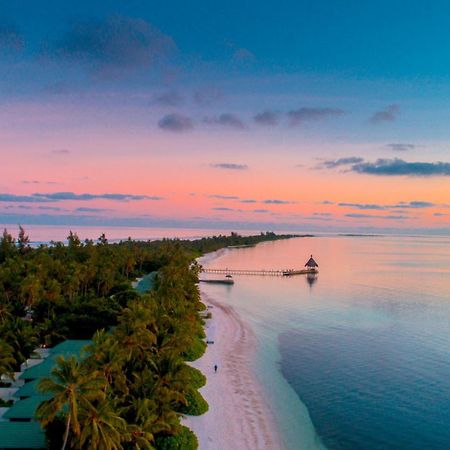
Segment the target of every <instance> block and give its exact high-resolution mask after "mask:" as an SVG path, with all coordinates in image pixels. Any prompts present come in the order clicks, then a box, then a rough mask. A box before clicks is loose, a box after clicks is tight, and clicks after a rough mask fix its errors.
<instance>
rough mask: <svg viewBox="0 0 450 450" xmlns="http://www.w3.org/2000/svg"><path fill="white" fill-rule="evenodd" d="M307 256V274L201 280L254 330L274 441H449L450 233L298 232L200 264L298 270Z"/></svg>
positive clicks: (335, 444)
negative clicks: (313, 265) (312, 263)
mask: <svg viewBox="0 0 450 450" xmlns="http://www.w3.org/2000/svg"><path fill="white" fill-rule="evenodd" d="M311 253H312V254H313V255H314V257H315V258H316V260H317V262H318V264H319V266H320V267H319V270H320V273H319V275H318V276H317V277H316V278H309V279H308V278H307V277H306V276H297V277H290V278H286V277H284V278H283V277H257V276H253V277H252V276H240V277H239V276H235V277H234V278H235V285H234V286H231V287H226V286H219V285H207V286H205V288H204V289H205V290H206V291H207V293H209V294H210V295H212V296H215V297H217V298H221V299H223V300H224V301H226V302H229V303H230V304H233V305H234V307H235V308H236V309H237V311H238V312H239V313H240V314H241V315H242V317H244V318H245V319H247V320H248V321H249V322H250V324H251V326H252V327H253V329H254V330H255V333H256V335H257V338H258V343H259V348H258V355H257V361H256V369H257V371H258V374H259V376H260V378H261V380H262V382H263V383H264V384H265V385H266V387H267V391H268V394H269V397H270V399H271V402H272V403H273V405H274V409H275V412H276V414H277V418H278V420H279V424H280V428H281V431H282V433H283V437H284V439H285V442H286V446H287V447H288V448H289V449H300V448H317V447H320V446H321V444H323V445H324V446H326V447H327V448H330V449H369V450H370V449H449V448H450V238H448V237H447V238H439V237H432V238H425V237H415V238H408V237H338V236H337V237H320V238H299V239H292V240H289V241H279V242H269V243H263V244H260V245H258V246H257V247H255V248H247V249H239V250H229V251H225V252H223V253H222V255H221V256H219V257H218V258H215V259H210V260H209V261H208V259H207V260H206V263H205V265H208V266H209V267H228V268H256V269H257V268H261V269H262V268H265V269H269V268H298V267H301V266H302V265H303V264H304V263H305V262H306V260H307V259H308V258H309V256H310V254H311ZM294 397H295V398H294ZM305 406H306V408H305ZM317 435H318V437H317Z"/></svg>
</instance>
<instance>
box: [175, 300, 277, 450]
mask: <svg viewBox="0 0 450 450" xmlns="http://www.w3.org/2000/svg"><path fill="white" fill-rule="evenodd" d="M202 300H203V302H204V303H205V304H206V305H207V306H208V307H209V311H210V312H211V314H212V318H211V319H208V320H207V323H206V330H205V331H206V335H207V340H208V341H214V344H209V345H208V348H207V349H206V352H205V354H204V355H203V356H202V357H201V358H200V359H199V360H197V361H194V362H193V363H192V365H193V366H194V367H196V368H198V369H200V370H201V371H202V372H203V373H204V374H205V376H206V377H207V383H206V386H204V387H203V388H202V389H200V392H201V393H202V395H203V397H204V398H205V399H206V401H207V402H208V404H209V411H208V412H207V413H206V414H204V415H202V416H197V417H192V416H189V417H186V418H185V419H184V420H183V423H184V424H185V425H187V426H188V427H189V428H191V429H192V430H193V431H194V433H195V434H196V435H197V437H198V439H199V444H200V450H241V449H249V450H257V449H274V450H275V449H276V450H278V449H283V448H284V447H283V444H282V442H281V438H280V435H279V432H278V429H277V425H276V422H275V418H274V416H273V414H272V412H271V410H270V406H269V403H268V401H267V399H266V395H265V393H264V390H263V387H262V386H261V384H260V382H259V381H258V379H257V377H256V376H255V373H254V369H253V368H252V362H253V360H254V358H255V352H256V340H255V336H254V334H253V332H252V330H251V329H250V327H249V326H248V324H246V323H245V322H244V321H243V320H242V318H240V317H239V315H238V314H237V313H236V312H235V311H234V309H233V308H232V307H231V306H229V305H225V304H223V303H220V302H218V301H217V300H215V299H211V298H209V297H207V296H206V295H205V293H202ZM215 364H217V366H218V370H217V373H215V372H214V365H215Z"/></svg>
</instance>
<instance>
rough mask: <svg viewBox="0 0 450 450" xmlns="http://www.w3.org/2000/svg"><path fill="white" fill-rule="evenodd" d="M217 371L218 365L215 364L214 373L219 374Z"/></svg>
mask: <svg viewBox="0 0 450 450" xmlns="http://www.w3.org/2000/svg"><path fill="white" fill-rule="evenodd" d="M217 369H218V367H217V364H214V373H217Z"/></svg>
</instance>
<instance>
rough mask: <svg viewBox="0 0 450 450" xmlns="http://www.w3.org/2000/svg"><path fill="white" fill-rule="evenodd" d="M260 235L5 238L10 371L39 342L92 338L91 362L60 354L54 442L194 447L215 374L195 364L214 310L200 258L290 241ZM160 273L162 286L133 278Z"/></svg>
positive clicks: (3, 283)
mask: <svg viewBox="0 0 450 450" xmlns="http://www.w3.org/2000/svg"><path fill="white" fill-rule="evenodd" d="M286 237H290V236H277V235H274V234H273V233H262V234H261V235H258V236H252V237H241V236H239V235H237V234H236V233H233V234H232V235H231V236H228V237H226V236H218V237H212V238H204V239H200V240H197V241H179V240H161V241H153V242H135V241H132V240H130V239H129V240H127V241H124V242H120V243H115V244H110V243H108V240H107V239H106V237H105V236H104V235H102V236H101V237H100V238H99V239H98V241H97V242H93V241H91V240H86V241H84V242H81V241H80V239H79V238H78V236H77V235H76V234H74V233H72V232H71V233H70V235H69V236H68V240H67V244H66V245H64V244H62V243H57V242H53V243H51V244H50V245H41V246H39V247H38V248H32V246H31V245H30V241H29V238H28V237H27V236H26V233H25V231H24V230H23V229H22V228H20V232H19V236H18V239H17V241H16V240H14V239H13V238H12V236H11V235H10V234H9V233H8V232H7V231H6V230H5V231H4V233H3V236H2V238H1V239H0V375H1V374H12V373H13V372H14V371H17V370H18V368H19V366H20V364H21V363H22V362H23V361H25V360H26V359H27V358H28V357H29V356H30V355H31V354H32V352H33V350H34V349H35V348H36V347H37V346H38V345H42V346H50V347H51V346H53V345H55V344H56V343H58V342H60V341H62V340H65V339H68V338H71V339H92V344H91V345H89V346H88V347H87V348H86V349H85V352H84V353H83V355H81V357H79V358H76V357H70V358H67V359H64V358H63V357H59V358H58V359H57V362H56V366H55V369H54V370H53V372H52V376H51V377H50V378H47V379H43V380H42V381H41V383H40V387H39V388H40V390H41V391H42V392H44V393H47V394H50V398H49V400H47V401H45V402H43V403H41V405H40V407H39V408H38V418H39V420H40V421H41V423H42V425H43V426H44V427H45V428H46V430H47V437H48V445H49V448H67V449H69V448H72V449H78V448H83V449H84V448H96V449H105V450H106V449H121V448H125V449H133V448H134V449H145V448H148V449H151V448H157V449H169V448H170V449H177V448H180V449H181V448H183V449H190V448H192V449H194V448H197V440H196V437H195V435H193V433H192V432H191V431H190V430H189V429H187V428H186V427H183V426H182V425H181V423H180V416H181V415H183V414H203V413H204V412H205V411H206V410H207V408H208V405H207V403H206V402H205V400H204V399H203V398H202V396H201V395H200V393H199V391H198V389H199V388H200V387H201V386H203V385H204V384H205V382H206V380H205V377H204V376H203V375H202V374H201V373H200V372H199V371H197V370H196V369H194V368H192V367H191V366H189V365H188V364H186V361H190V360H194V359H197V358H198V357H200V356H201V355H202V353H203V352H204V350H205V347H206V344H205V341H204V332H203V321H202V318H201V314H200V311H201V310H202V309H204V305H203V304H202V303H201V300H200V295H199V291H198V287H197V283H198V272H199V266H198V264H197V263H196V261H195V258H196V257H197V256H199V255H200V254H202V253H204V252H208V251H213V250H217V249H218V248H221V247H225V246H229V245H251V244H255V243H257V242H260V241H264V240H273V239H279V238H286ZM150 272H156V273H157V275H156V277H155V284H154V288H153V289H152V290H151V291H150V292H147V293H145V294H139V293H137V292H136V291H135V290H134V289H133V288H132V285H131V282H132V280H134V279H135V278H136V277H139V276H142V275H143V274H147V273H150Z"/></svg>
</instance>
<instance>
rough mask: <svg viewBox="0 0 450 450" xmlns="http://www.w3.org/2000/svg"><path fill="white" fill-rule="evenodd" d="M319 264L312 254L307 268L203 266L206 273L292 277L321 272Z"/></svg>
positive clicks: (306, 265)
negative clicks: (214, 267)
mask: <svg viewBox="0 0 450 450" xmlns="http://www.w3.org/2000/svg"><path fill="white" fill-rule="evenodd" d="M318 267H319V265H318V264H317V263H316V261H314V258H313V257H312V255H311V258H309V260H308V262H307V263H306V264H305V269H275V270H266V269H228V268H226V269H213V268H202V272H204V273H215V274H222V275H227V276H230V275H260V276H278V277H290V276H292V275H308V274H316V273H319V270H318ZM202 281H203V280H202Z"/></svg>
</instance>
